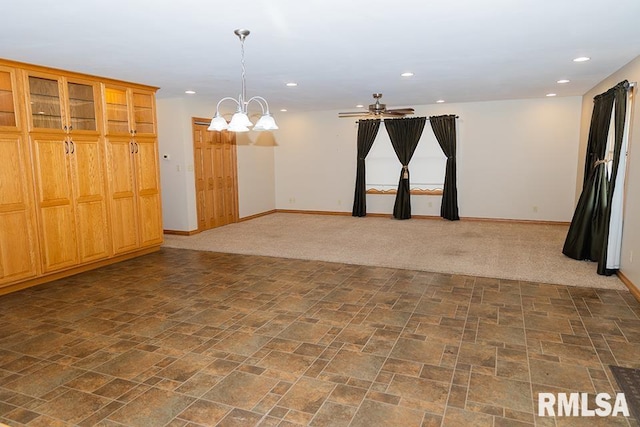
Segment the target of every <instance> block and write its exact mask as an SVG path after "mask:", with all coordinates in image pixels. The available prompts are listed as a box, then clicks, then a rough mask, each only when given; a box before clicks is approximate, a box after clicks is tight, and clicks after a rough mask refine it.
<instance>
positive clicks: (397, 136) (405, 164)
mask: <svg viewBox="0 0 640 427" xmlns="http://www.w3.org/2000/svg"><path fill="white" fill-rule="evenodd" d="M426 122H427V118H426V117H411V118H403V119H392V120H385V122H384V126H385V128H386V129H387V133H388V134H389V139H391V145H393V150H394V151H395V152H396V156H398V160H400V163H401V164H402V170H401V171H400V181H399V182H398V191H397V193H396V200H395V203H394V206H393V217H394V218H396V219H409V218H411V193H410V191H409V190H410V185H409V162H410V161H411V157H413V153H414V152H415V151H416V147H417V146H418V141H419V140H420V136H421V135H422V131H423V130H424V125H425V123H426Z"/></svg>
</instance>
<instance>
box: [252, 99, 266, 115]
mask: <svg viewBox="0 0 640 427" xmlns="http://www.w3.org/2000/svg"><path fill="white" fill-rule="evenodd" d="M251 101H256V102H257V103H258V104H259V105H260V108H262V114H269V103H268V102H267V100H266V99H264V98H263V97H261V96H252V97H251V98H250V99H249V100H248V101H247V105H249V103H250V102H251ZM263 102H264V104H263ZM265 107H266V111H265Z"/></svg>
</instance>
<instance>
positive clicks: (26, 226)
mask: <svg viewBox="0 0 640 427" xmlns="http://www.w3.org/2000/svg"><path fill="white" fill-rule="evenodd" d="M33 244H34V242H33V232H32V222H31V217H30V214H29V212H27V211H15V212H2V213H0V283H6V282H10V281H13V280H18V279H26V278H29V277H33V276H35V275H36V255H35V251H34V245H33Z"/></svg>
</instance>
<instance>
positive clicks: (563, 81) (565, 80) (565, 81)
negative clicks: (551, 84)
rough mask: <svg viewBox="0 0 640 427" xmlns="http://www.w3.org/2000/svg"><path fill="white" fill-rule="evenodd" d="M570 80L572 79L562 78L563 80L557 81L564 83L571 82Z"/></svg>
mask: <svg viewBox="0 0 640 427" xmlns="http://www.w3.org/2000/svg"><path fill="white" fill-rule="evenodd" d="M570 81H571V80H567V79H562V80H558V81H557V82H556V83H560V84H564V83H569V82H570Z"/></svg>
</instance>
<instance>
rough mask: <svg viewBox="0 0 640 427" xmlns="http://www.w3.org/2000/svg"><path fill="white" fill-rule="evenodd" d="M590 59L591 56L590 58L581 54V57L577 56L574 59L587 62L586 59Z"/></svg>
mask: <svg viewBox="0 0 640 427" xmlns="http://www.w3.org/2000/svg"><path fill="white" fill-rule="evenodd" d="M590 59H591V58H589V57H588V56H579V57H577V58H575V59H574V60H573V62H585V61H588V60H590Z"/></svg>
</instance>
